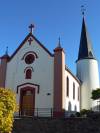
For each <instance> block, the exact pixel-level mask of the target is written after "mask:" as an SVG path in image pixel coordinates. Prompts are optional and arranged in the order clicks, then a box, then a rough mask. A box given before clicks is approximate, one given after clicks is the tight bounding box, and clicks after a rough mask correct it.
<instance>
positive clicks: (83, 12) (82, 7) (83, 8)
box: [81, 5, 86, 16]
mask: <svg viewBox="0 0 100 133" xmlns="http://www.w3.org/2000/svg"><path fill="white" fill-rule="evenodd" d="M85 11H86V9H85V7H84V5H82V6H81V12H82V15H83V16H84V14H85Z"/></svg>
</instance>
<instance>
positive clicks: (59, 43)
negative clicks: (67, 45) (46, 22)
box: [58, 37, 61, 47]
mask: <svg viewBox="0 0 100 133" xmlns="http://www.w3.org/2000/svg"><path fill="white" fill-rule="evenodd" d="M58 47H61V40H60V37H59V41H58Z"/></svg>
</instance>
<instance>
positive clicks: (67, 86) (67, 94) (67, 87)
mask: <svg viewBox="0 0 100 133" xmlns="http://www.w3.org/2000/svg"><path fill="white" fill-rule="evenodd" d="M66 96H67V97H69V78H68V77H67V79H66Z"/></svg>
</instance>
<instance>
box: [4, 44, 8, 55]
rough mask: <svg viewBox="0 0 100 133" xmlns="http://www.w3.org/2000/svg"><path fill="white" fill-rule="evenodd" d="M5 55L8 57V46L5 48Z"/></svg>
mask: <svg viewBox="0 0 100 133" xmlns="http://www.w3.org/2000/svg"><path fill="white" fill-rule="evenodd" d="M5 54H6V55H8V46H7V47H6V52H5Z"/></svg>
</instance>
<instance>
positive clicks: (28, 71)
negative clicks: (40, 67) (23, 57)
mask: <svg viewBox="0 0 100 133" xmlns="http://www.w3.org/2000/svg"><path fill="white" fill-rule="evenodd" d="M31 77H32V70H31V69H27V70H26V77H25V78H26V79H31Z"/></svg>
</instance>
